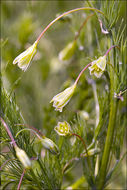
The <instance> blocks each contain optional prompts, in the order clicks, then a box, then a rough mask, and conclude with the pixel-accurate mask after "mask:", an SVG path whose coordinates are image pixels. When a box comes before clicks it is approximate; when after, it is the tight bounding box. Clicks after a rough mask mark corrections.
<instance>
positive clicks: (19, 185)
mask: <svg viewBox="0 0 127 190" xmlns="http://www.w3.org/2000/svg"><path fill="white" fill-rule="evenodd" d="M25 171H26V170H25V169H24V170H23V173H22V175H21V178H20V181H19V184H18V187H17V190H19V189H20V187H21V183H22V180H23V176H24V174H25Z"/></svg>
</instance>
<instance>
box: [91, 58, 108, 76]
mask: <svg viewBox="0 0 127 190" xmlns="http://www.w3.org/2000/svg"><path fill="white" fill-rule="evenodd" d="M105 67H106V56H105V55H104V56H102V57H99V59H97V60H95V61H93V62H92V65H91V66H90V67H89V70H90V74H91V75H92V74H94V75H95V76H96V77H97V78H100V77H101V75H102V74H103V72H104V70H105Z"/></svg>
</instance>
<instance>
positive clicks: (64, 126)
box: [54, 121, 71, 136]
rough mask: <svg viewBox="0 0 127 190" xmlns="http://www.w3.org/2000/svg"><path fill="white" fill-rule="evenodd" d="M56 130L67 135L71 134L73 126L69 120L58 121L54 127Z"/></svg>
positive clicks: (61, 134)
mask: <svg viewBox="0 0 127 190" xmlns="http://www.w3.org/2000/svg"><path fill="white" fill-rule="evenodd" d="M54 130H55V131H56V132H57V133H58V135H60V136H67V135H70V130H71V127H70V125H69V123H68V122H66V121H64V122H58V125H57V126H56V127H55V128H54Z"/></svg>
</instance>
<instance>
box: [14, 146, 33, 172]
mask: <svg viewBox="0 0 127 190" xmlns="http://www.w3.org/2000/svg"><path fill="white" fill-rule="evenodd" d="M15 151H16V156H17V158H18V159H19V160H20V162H21V163H22V164H23V166H24V167H25V168H27V169H29V168H31V161H30V159H29V157H28V156H27V154H26V152H25V151H24V150H22V149H20V148H19V147H18V146H16V147H15Z"/></svg>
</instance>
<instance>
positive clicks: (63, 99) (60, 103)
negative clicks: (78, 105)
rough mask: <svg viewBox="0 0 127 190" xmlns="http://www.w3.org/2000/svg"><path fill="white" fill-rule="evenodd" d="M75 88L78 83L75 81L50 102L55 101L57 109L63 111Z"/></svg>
mask: <svg viewBox="0 0 127 190" xmlns="http://www.w3.org/2000/svg"><path fill="white" fill-rule="evenodd" d="M75 88H76V84H75V83H74V84H73V85H72V86H71V87H69V88H67V89H65V90H64V91H63V92H61V93H59V94H57V95H56V96H54V97H53V99H52V100H51V101H50V103H52V102H53V107H55V110H56V111H60V112H62V109H63V107H64V106H65V105H66V104H67V103H68V102H69V100H70V99H71V97H72V95H73V93H74V90H75Z"/></svg>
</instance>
